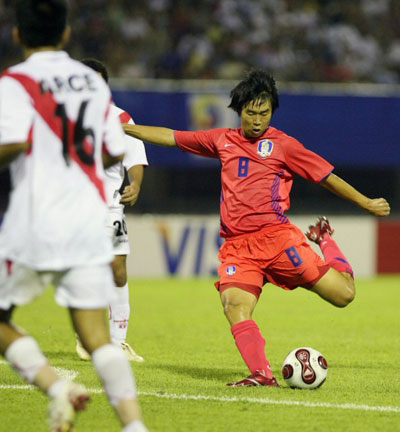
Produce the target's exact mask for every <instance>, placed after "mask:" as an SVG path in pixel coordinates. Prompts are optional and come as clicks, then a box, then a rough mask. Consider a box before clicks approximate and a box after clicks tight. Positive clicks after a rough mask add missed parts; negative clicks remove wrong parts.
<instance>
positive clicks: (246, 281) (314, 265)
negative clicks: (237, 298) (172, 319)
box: [215, 223, 330, 298]
mask: <svg viewBox="0 0 400 432" xmlns="http://www.w3.org/2000/svg"><path fill="white" fill-rule="evenodd" d="M218 258H219V260H220V262H221V265H220V266H219V268H218V275H219V278H220V280H219V282H217V283H216V284H215V286H216V287H217V289H218V290H219V291H220V293H222V292H223V291H224V290H225V289H227V288H230V287H237V288H242V289H244V290H246V291H249V292H251V293H252V294H254V295H255V296H256V297H257V298H258V297H259V296H260V294H261V291H262V287H263V286H264V285H265V284H266V283H267V282H271V283H273V284H274V285H278V286H280V287H282V288H284V289H286V290H292V289H295V288H297V287H299V286H302V287H305V288H311V287H313V286H314V285H315V284H316V283H317V282H318V281H319V280H320V279H321V277H322V276H323V275H324V274H325V273H326V272H327V271H328V270H329V269H330V267H329V265H328V264H327V263H326V262H325V261H323V260H322V258H321V257H320V256H319V255H318V254H317V253H316V252H314V250H313V249H312V248H311V246H310V245H309V244H308V243H307V241H306V237H305V236H304V234H303V233H302V232H301V230H300V229H299V228H297V227H296V226H295V225H292V224H290V223H289V224H282V225H277V226H271V227H268V228H264V229H263V230H261V231H258V232H255V233H250V234H243V235H240V236H237V237H234V238H232V239H227V240H226V242H225V243H224V244H223V245H222V247H221V249H220V252H219V256H218Z"/></svg>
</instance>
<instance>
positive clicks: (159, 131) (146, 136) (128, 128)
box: [122, 123, 176, 147]
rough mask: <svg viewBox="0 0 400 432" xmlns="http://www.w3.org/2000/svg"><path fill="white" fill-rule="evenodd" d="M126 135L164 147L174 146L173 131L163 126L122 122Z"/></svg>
mask: <svg viewBox="0 0 400 432" xmlns="http://www.w3.org/2000/svg"><path fill="white" fill-rule="evenodd" d="M122 127H123V128H124V131H125V133H126V134H127V135H129V136H132V137H134V138H138V139H140V140H142V141H146V142H149V143H152V144H157V145H160V146H164V147H175V146H176V142H175V137H174V131H173V130H172V129H167V128H163V127H155V126H139V125H132V124H127V123H125V124H123V125H122Z"/></svg>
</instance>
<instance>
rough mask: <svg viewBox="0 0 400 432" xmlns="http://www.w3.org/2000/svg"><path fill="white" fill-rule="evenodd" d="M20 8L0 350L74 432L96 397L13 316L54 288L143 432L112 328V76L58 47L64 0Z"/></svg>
mask: <svg viewBox="0 0 400 432" xmlns="http://www.w3.org/2000/svg"><path fill="white" fill-rule="evenodd" d="M15 8H16V19H17V27H16V28H15V30H14V36H15V39H16V40H17V41H18V42H20V43H21V44H22V46H23V48H24V56H25V59H26V60H25V61H24V62H23V63H20V64H18V65H16V66H14V67H12V68H10V69H8V70H7V71H6V72H5V73H4V74H3V75H2V76H1V78H0V166H6V165H8V164H10V163H11V166H10V168H11V178H12V192H11V196H10V202H9V206H8V208H7V211H6V214H5V218H4V223H3V226H2V230H1V233H0V256H1V258H2V259H3V261H2V264H3V265H2V266H1V268H0V353H1V354H3V355H4V356H5V357H6V359H7V360H8V362H9V363H10V364H11V365H12V366H13V367H14V369H15V370H16V371H17V372H18V373H19V374H20V375H21V376H22V377H23V378H25V379H26V380H27V381H28V382H29V383H32V384H35V385H36V386H37V387H38V388H40V389H41V390H42V391H43V392H45V393H46V394H47V395H48V396H49V397H50V398H51V402H50V406H49V415H50V430H51V431H70V430H72V429H73V422H74V418H75V413H76V412H77V411H80V410H82V409H85V406H86V402H87V401H88V400H89V395H88V392H87V391H86V389H85V388H84V387H83V386H81V385H79V384H75V383H71V382H68V381H65V380H64V379H62V378H60V377H59V376H58V375H57V373H56V372H55V370H54V369H53V368H52V367H51V366H50V365H49V363H48V360H47V359H46V357H45V356H44V355H43V353H42V352H41V350H40V348H39V346H38V344H37V343H36V341H35V340H34V339H33V338H32V337H30V336H28V335H27V334H26V333H23V332H22V331H21V330H20V329H18V328H17V327H15V326H14V325H13V324H12V322H11V315H12V312H13V309H14V308H15V307H16V306H19V305H23V304H26V303H29V302H30V301H32V300H33V299H34V298H36V297H38V296H39V295H41V294H42V293H43V291H44V290H45V289H46V288H47V286H48V285H49V284H53V285H54V286H55V287H56V299H57V301H58V302H59V303H60V304H61V305H64V306H66V307H68V308H69V311H70V315H71V320H72V323H73V326H74V328H75V331H76V332H77V333H78V335H79V337H80V339H81V340H82V343H83V345H84V347H85V348H86V349H87V351H88V352H90V353H91V356H92V360H93V364H94V367H95V369H96V371H97V373H98V374H99V376H100V378H101V381H102V382H103V385H104V388H105V391H106V394H107V396H108V398H109V400H110V403H111V404H112V406H113V407H114V409H115V411H116V413H117V415H118V417H119V419H120V420H121V423H122V425H123V430H124V431H126V432H133V431H146V430H147V429H146V427H145V426H144V424H143V423H142V421H141V414H140V408H139V404H138V402H137V392H136V386H135V382H134V377H133V374H132V370H131V367H130V365H129V362H128V361H127V359H126V357H125V355H124V353H123V351H122V350H121V349H120V348H119V347H117V346H115V345H114V344H112V343H111V341H110V338H109V335H108V330H107V324H106V308H107V306H108V304H109V303H110V302H111V301H113V296H114V289H113V280H112V272H111V268H110V265H109V263H110V262H111V260H112V258H113V255H112V245H111V242H110V239H109V237H108V236H107V233H106V230H105V229H104V224H105V222H106V218H107V205H106V202H105V200H106V194H105V189H104V185H103V177H104V173H103V166H102V159H103V161H104V163H105V165H112V164H114V163H116V162H119V161H121V160H122V158H123V154H124V151H125V144H124V139H123V131H122V128H121V125H120V123H119V122H118V120H117V119H116V118H115V116H113V115H111V114H110V103H111V102H110V97H111V95H110V91H109V89H108V87H107V85H106V84H105V83H104V81H103V80H102V79H101V78H100V77H99V76H98V75H97V74H96V73H95V72H94V71H93V70H91V69H90V68H87V67H86V66H84V65H82V64H81V63H80V62H77V61H74V60H72V59H71V58H70V57H69V56H68V55H67V53H65V52H63V51H61V49H62V46H63V44H64V43H65V42H66V41H67V40H68V37H69V33H70V29H69V27H67V26H66V16H67V3H66V1H65V0H17V1H16V2H15ZM16 428H17V429H18V427H16Z"/></svg>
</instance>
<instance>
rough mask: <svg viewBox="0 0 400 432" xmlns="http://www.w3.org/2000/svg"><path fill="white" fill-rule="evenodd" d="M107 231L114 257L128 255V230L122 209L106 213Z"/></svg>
mask: <svg viewBox="0 0 400 432" xmlns="http://www.w3.org/2000/svg"><path fill="white" fill-rule="evenodd" d="M107 231H108V233H109V235H110V237H111V239H112V243H113V254H114V255H128V254H129V252H130V248H129V239H128V228H127V226H126V221H125V215H124V210H123V208H120V209H112V210H109V212H108V224H107Z"/></svg>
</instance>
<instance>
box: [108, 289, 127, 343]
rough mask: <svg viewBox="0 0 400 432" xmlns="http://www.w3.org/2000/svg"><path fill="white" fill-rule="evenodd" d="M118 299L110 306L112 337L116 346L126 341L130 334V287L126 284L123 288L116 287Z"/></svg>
mask: <svg viewBox="0 0 400 432" xmlns="http://www.w3.org/2000/svg"><path fill="white" fill-rule="evenodd" d="M115 292H116V294H117V295H116V299H115V301H114V302H113V303H112V304H110V336H111V340H112V342H113V343H115V344H118V345H119V344H121V342H125V341H126V335H127V333H128V324H129V315H130V312H131V309H130V306H129V287H128V283H126V284H125V285H124V286H123V287H115Z"/></svg>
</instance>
